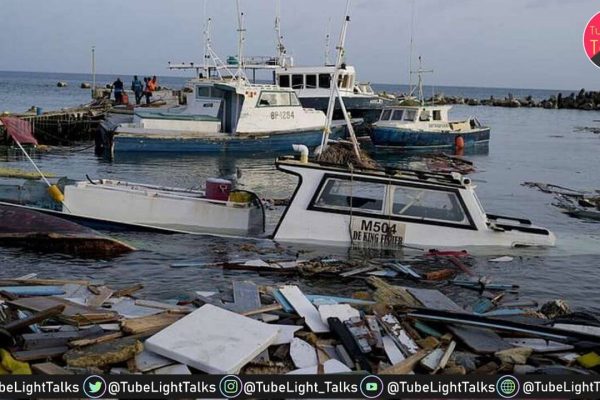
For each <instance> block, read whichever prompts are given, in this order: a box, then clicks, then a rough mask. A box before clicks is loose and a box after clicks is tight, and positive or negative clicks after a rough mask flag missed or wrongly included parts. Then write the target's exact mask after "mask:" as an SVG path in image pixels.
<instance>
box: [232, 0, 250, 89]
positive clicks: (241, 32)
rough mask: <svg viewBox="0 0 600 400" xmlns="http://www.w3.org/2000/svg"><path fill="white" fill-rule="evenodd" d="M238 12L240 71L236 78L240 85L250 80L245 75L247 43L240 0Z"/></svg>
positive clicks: (237, 3)
mask: <svg viewBox="0 0 600 400" xmlns="http://www.w3.org/2000/svg"><path fill="white" fill-rule="evenodd" d="M235 4H236V10H237V15H238V33H239V35H238V69H237V71H236V73H235V78H237V80H238V84H241V83H242V82H241V81H242V80H248V79H247V78H246V74H245V73H244V42H245V41H246V38H245V32H246V29H244V13H243V12H241V11H240V0H236V2H235Z"/></svg>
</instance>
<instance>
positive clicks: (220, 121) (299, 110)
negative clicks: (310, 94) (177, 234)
mask: <svg viewBox="0 0 600 400" xmlns="http://www.w3.org/2000/svg"><path fill="white" fill-rule="evenodd" d="M236 4H237V7H238V33H239V38H238V56H237V59H238V60H241V61H240V62H239V63H238V64H236V67H237V70H236V71H235V72H233V71H232V70H230V68H229V67H230V66H229V65H227V64H225V63H223V62H222V61H221V59H220V58H219V57H218V55H217V54H216V52H215V51H214V50H213V49H212V45H211V39H210V19H209V20H208V22H207V26H206V30H205V36H206V39H205V57H204V59H205V65H204V66H203V67H202V68H200V67H199V66H196V65H194V64H189V65H185V64H180V65H173V64H170V66H169V67H170V68H171V69H196V70H197V78H195V79H193V80H192V81H190V82H189V83H188V85H187V86H188V88H189V89H191V93H188V94H187V96H186V100H187V101H186V104H185V105H181V106H177V107H172V108H169V109H164V108H163V109H154V110H150V109H143V108H137V109H136V110H135V111H134V119H133V122H132V123H124V124H121V125H119V126H118V127H117V128H116V130H115V134H114V138H113V140H112V150H113V153H114V152H131V151H138V152H194V153H202V152H212V153H214V152H254V153H256V152H265V151H273V152H277V151H285V150H287V149H289V148H290V146H291V145H292V144H293V143H297V142H299V141H300V142H302V143H305V144H307V145H308V146H311V147H315V146H317V145H319V144H320V143H321V134H322V132H323V129H324V127H325V121H326V116H325V113H323V112H322V111H320V110H315V109H313V108H304V107H303V106H302V104H301V103H300V101H299V99H298V96H297V95H296V93H295V92H294V90H293V89H291V88H289V87H288V88H285V87H280V86H277V85H262V84H255V83H251V82H250V81H249V80H248V78H247V77H246V75H245V72H244V68H245V65H244V61H243V60H244V57H243V54H242V53H243V43H244V40H245V39H244V32H245V29H244V27H243V13H241V12H240V11H239V2H238V3H236ZM209 61H210V62H211V63H212V64H213V65H212V66H210V65H209ZM200 69H202V71H203V73H202V74H200V73H199V71H200ZM211 71H212V72H214V73H216V75H214V76H213V75H212V74H211ZM342 133H343V129H335V130H334V134H336V135H337V134H342Z"/></svg>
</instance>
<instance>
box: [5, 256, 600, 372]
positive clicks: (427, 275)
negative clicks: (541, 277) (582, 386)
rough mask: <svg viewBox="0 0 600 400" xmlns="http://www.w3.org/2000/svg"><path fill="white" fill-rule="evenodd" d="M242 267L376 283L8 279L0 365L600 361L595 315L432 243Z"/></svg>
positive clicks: (484, 365) (555, 368) (415, 367)
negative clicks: (494, 277)
mask: <svg viewBox="0 0 600 400" xmlns="http://www.w3.org/2000/svg"><path fill="white" fill-rule="evenodd" d="M510 260H511V258H510V257H500V258H496V259H492V260H490V262H510ZM238 264H239V265H238V266H243V265H247V266H248V267H251V268H252V269H254V270H256V271H258V272H259V273H260V272H265V271H263V270H267V271H268V272H272V271H274V270H276V269H280V270H287V271H288V272H289V271H296V272H297V271H298V270H299V269H300V268H305V269H306V268H312V270H313V272H315V274H314V275H310V274H306V273H304V274H303V276H304V279H310V278H311V277H316V278H319V279H325V277H334V279H337V280H347V281H350V280H352V281H354V282H353V287H357V286H358V285H354V283H361V282H362V283H363V285H364V288H365V290H362V291H357V292H354V294H353V295H351V296H350V297H340V296H329V295H323V294H318V293H313V294H308V292H310V291H308V290H307V291H306V292H305V291H303V290H301V289H300V287H298V286H297V285H296V284H294V283H293V282H290V283H289V284H282V285H280V286H277V287H267V286H258V285H256V284H254V283H253V282H251V281H234V282H233V290H232V294H228V293H216V292H196V293H195V295H194V296H193V298H190V300H189V301H183V302H182V301H179V302H159V301H153V300H144V299H141V298H139V297H138V296H136V293H138V291H139V290H140V289H141V288H142V285H133V286H130V287H125V288H121V289H114V288H110V287H108V286H105V285H103V284H102V283H101V282H90V281H85V280H53V279H38V278H37V277H36V276H35V274H32V275H28V276H24V277H20V278H16V279H5V280H2V281H0V285H3V286H2V287H0V293H1V295H2V297H3V298H4V302H3V304H2V311H3V312H2V313H1V314H2V317H3V321H2V324H3V328H4V329H3V335H2V347H3V349H5V350H0V351H1V352H2V354H3V356H2V357H3V361H4V360H10V361H11V363H7V364H10V365H13V366H14V369H13V371H11V372H12V373H31V372H34V373H40V374H56V373H60V374H72V373H86V374H88V373H111V374H128V373H144V374H191V373H221V374H225V373H243V374H256V373H261V374H285V373H293V374H315V373H326V374H327V373H350V372H353V371H356V372H362V373H368V372H372V373H380V374H407V373H412V372H415V373H424V374H471V373H473V374H489V373H503V372H509V373H517V374H521V373H542V374H543V373H581V374H589V373H591V372H592V371H593V370H594V369H595V368H597V367H598V366H599V365H600V356H598V355H597V352H595V350H596V349H598V348H600V321H598V319H596V318H595V317H594V316H591V315H587V314H584V313H575V314H573V313H571V312H570V310H569V308H568V306H567V305H566V304H565V303H564V302H562V301H554V302H550V303H548V304H545V305H543V306H542V307H538V306H537V303H535V302H531V301H527V300H524V299H521V298H519V296H518V295H517V294H516V290H517V289H518V288H517V287H515V286H513V285H503V284H492V283H491V282H490V281H489V280H488V279H484V278H477V277H476V276H475V274H473V272H472V271H471V269H470V268H469V266H468V264H469V257H468V255H467V254H466V252H429V253H426V254H425V255H424V256H423V257H421V258H420V259H416V261H415V262H414V263H411V265H407V264H401V263H399V262H398V261H397V260H393V259H386V260H381V259H371V260H369V262H365V263H362V264H361V265H357V264H356V263H355V264H353V265H350V264H348V263H347V262H344V261H339V260H333V259H327V260H325V259H321V260H310V261H291V262H290V261H288V262H283V261H278V262H276V261H273V262H268V261H264V260H262V259H259V260H247V261H245V262H242V261H239V262H238ZM440 266H441V269H440ZM456 275H468V276H467V278H468V279H457V278H454V279H453V277H455V276H456ZM407 282H410V286H408V285H407ZM442 282H446V283H447V284H448V286H450V287H454V288H457V287H461V288H463V289H464V290H466V291H469V290H471V292H470V293H472V294H473V295H474V296H475V295H478V297H477V298H476V300H475V301H474V302H473V303H472V304H470V305H469V306H468V307H461V306H460V305H458V304H457V303H456V302H455V301H453V300H452V299H450V298H449V297H448V296H446V295H445V294H443V293H442V292H441V291H439V290H437V289H435V288H432V286H433V285H436V287H439V285H440V284H441V283H442ZM365 284H366V285H365ZM367 285H368V286H367ZM416 285H418V286H419V287H415V286H416ZM427 286H429V287H427ZM3 365H5V363H4V362H3Z"/></svg>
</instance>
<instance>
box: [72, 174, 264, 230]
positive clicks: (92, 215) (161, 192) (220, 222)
mask: <svg viewBox="0 0 600 400" xmlns="http://www.w3.org/2000/svg"><path fill="white" fill-rule="evenodd" d="M230 187H231V183H230V182H229V181H226V180H215V179H213V180H208V181H207V190H206V191H199V190H188V189H179V188H170V187H163V186H155V185H145V184H139V183H130V182H122V181H114V180H108V179H102V180H99V181H89V182H86V181H82V182H77V183H75V184H73V185H66V186H65V189H64V202H63V210H62V211H63V212H62V215H64V216H65V217H75V218H78V219H88V220H97V221H104V222H106V223H107V224H110V223H117V224H124V225H131V226H139V227H149V228H155V229H157V230H164V231H171V232H182V233H209V234H222V235H233V236H255V235H260V234H261V233H262V232H264V212H263V208H262V205H261V202H260V200H259V199H258V198H257V197H256V196H255V195H253V194H252V193H250V192H246V191H242V192H236V191H230Z"/></svg>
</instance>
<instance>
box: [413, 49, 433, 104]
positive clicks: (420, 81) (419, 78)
mask: <svg viewBox="0 0 600 400" xmlns="http://www.w3.org/2000/svg"><path fill="white" fill-rule="evenodd" d="M432 72H433V70H432V69H423V63H422V60H421V56H419V69H417V70H416V71H412V70H411V71H410V73H411V75H412V74H416V75H417V86H416V88H413V90H412V91H411V92H410V95H412V94H413V92H414V90H415V89H418V90H419V102H421V105H422V106H424V105H425V98H424V97H423V76H422V75H423V74H424V73H432Z"/></svg>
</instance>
